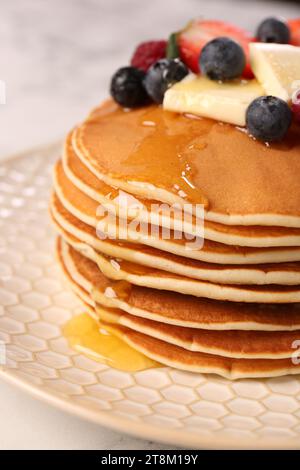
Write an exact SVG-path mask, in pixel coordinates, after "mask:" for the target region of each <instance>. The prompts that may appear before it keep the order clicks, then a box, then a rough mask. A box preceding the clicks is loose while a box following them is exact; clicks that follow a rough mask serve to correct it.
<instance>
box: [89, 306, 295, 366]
mask: <svg viewBox="0 0 300 470" xmlns="http://www.w3.org/2000/svg"><path fill="white" fill-rule="evenodd" d="M96 312H97V314H98V315H99V317H100V319H101V321H103V322H106V323H113V324H117V325H120V326H125V327H126V328H130V329H131V330H134V331H137V332H139V333H143V334H145V335H148V336H151V337H153V338H157V339H160V340H162V341H165V342H166V343H170V344H173V345H175V346H180V347H181V348H183V349H187V350H188V351H194V352H204V353H207V354H216V355H217V356H222V357H232V358H236V359H251V358H252V359H286V358H291V356H292V354H293V353H294V351H295V349H293V348H292V344H293V343H294V342H295V341H298V340H299V335H300V331H299V330H297V331H293V332H290V331H277V332H272V333H270V332H266V331H238V330H236V331H209V330H201V329H193V328H182V327H179V326H171V325H166V324H163V323H158V322H157V321H153V320H147V319H145V318H139V317H135V316H133V315H129V314H128V313H125V312H123V311H122V310H109V309H107V307H103V306H101V305H99V304H97V305H96Z"/></svg>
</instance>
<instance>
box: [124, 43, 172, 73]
mask: <svg viewBox="0 0 300 470" xmlns="http://www.w3.org/2000/svg"><path fill="white" fill-rule="evenodd" d="M166 48H167V41H163V40H161V41H147V42H142V43H141V44H139V45H138V46H137V48H136V49H135V51H134V53H133V56H132V59H131V62H130V63H131V65H132V66H133V67H136V68H138V69H141V70H144V72H147V70H148V69H149V67H151V65H152V64H154V63H155V62H157V61H158V60H160V59H163V58H164V57H166Z"/></svg>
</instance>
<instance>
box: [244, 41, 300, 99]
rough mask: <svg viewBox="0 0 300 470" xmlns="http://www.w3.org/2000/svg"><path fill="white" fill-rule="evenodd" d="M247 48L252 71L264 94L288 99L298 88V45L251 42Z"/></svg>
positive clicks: (299, 68)
mask: <svg viewBox="0 0 300 470" xmlns="http://www.w3.org/2000/svg"><path fill="white" fill-rule="evenodd" d="M249 48H250V62H251V67H252V70H253V73H254V75H255V77H256V78H257V80H258V81H259V83H260V84H261V86H262V87H263V89H264V92H265V94H267V95H273V96H277V97H278V98H281V99H283V100H285V101H288V100H290V99H291V98H292V95H293V92H294V91H295V90H296V89H299V88H300V47H296V46H290V45H288V44H265V43H251V44H250V45H249Z"/></svg>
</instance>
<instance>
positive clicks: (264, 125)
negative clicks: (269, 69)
mask: <svg viewBox="0 0 300 470" xmlns="http://www.w3.org/2000/svg"><path fill="white" fill-rule="evenodd" d="M291 122H292V112H291V110H290V108H289V107H288V105H287V103H286V102H285V101H283V100H281V99H280V98H276V97H275V96H260V97H259V98H256V99H255V100H254V101H252V103H251V104H250V105H249V107H248V109H247V112H246V126H247V129H248V131H249V133H250V134H251V135H252V136H253V137H255V138H256V139H258V140H263V141H264V142H272V141H278V140H282V139H283V137H284V136H285V134H286V133H287V131H288V128H289V127H290V125H291Z"/></svg>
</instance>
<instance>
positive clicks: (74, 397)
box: [0, 144, 300, 448]
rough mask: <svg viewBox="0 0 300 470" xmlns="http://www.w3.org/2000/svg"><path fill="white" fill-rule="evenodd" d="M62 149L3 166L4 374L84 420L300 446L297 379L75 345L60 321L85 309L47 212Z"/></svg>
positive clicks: (0, 296)
mask: <svg viewBox="0 0 300 470" xmlns="http://www.w3.org/2000/svg"><path fill="white" fill-rule="evenodd" d="M59 150H60V145H58V144H54V145H52V146H49V147H47V148H43V149H38V150H33V151H28V152H26V153H24V154H22V155H18V156H16V157H15V158H13V159H9V160H7V161H6V162H4V163H2V164H0V341H2V346H1V344H0V358H1V349H2V353H3V349H6V364H4V365H2V366H1V369H0V376H1V377H2V378H3V379H6V380H8V381H9V382H12V383H14V384H16V385H17V386H19V387H22V388H23V389H24V390H27V391H29V392H31V393H32V394H34V395H35V396H36V397H37V398H41V399H44V400H45V401H47V402H48V403H51V404H53V405H55V406H57V407H59V408H61V409H63V410H65V411H68V412H70V413H73V414H76V415H78V416H81V417H82V418H85V419H89V420H91V421H94V422H97V423H99V424H103V425H106V426H109V427H111V428H114V429H116V430H119V431H123V432H126V433H130V434H133V435H135V436H138V437H143V438H147V439H153V440H157V441H161V442H165V443H169V444H172V445H174V446H175V445H176V446H180V447H184V448H187V447H189V448H239V447H242V448H265V447H276V448H299V447H300V439H299V438H300V402H299V400H300V381H299V378H298V377H295V376H294V377H283V378H276V379H268V380H239V381H236V382H230V381H228V380H225V379H222V378H219V377H216V376H212V375H209V376H205V375H197V374H189V373H184V372H180V371H176V370H172V369H170V368H161V369H152V370H148V371H143V372H138V373H134V374H131V373H125V372H120V371H118V370H114V369H111V368H109V367H108V366H106V365H102V364H99V363H97V362H94V361H92V360H90V359H88V358H86V357H84V356H81V355H79V354H78V353H76V352H74V351H72V350H70V349H69V347H68V345H67V342H66V340H65V338H64V337H63V336H62V334H61V328H62V326H63V325H64V324H65V322H66V321H68V319H69V318H70V317H71V316H72V315H74V314H76V313H79V312H82V307H80V305H79V303H78V302H77V300H76V299H75V297H74V296H73V294H72V293H71V292H70V291H69V289H68V287H67V286H66V284H65V283H64V281H63V280H62V278H61V275H60V272H59V268H58V266H57V265H56V262H55V256H54V239H55V237H54V232H53V230H52V227H51V224H50V222H49V217H48V210H47V207H48V198H49V194H50V191H51V173H52V166H53V163H54V161H55V159H56V158H57V156H58V155H59ZM2 356H3V354H2ZM2 359H3V357H2Z"/></svg>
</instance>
